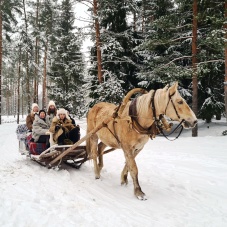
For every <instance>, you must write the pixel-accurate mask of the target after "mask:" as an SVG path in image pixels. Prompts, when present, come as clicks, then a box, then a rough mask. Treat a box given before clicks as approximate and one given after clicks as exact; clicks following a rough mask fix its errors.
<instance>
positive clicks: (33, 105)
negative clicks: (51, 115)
mask: <svg viewBox="0 0 227 227" xmlns="http://www.w3.org/2000/svg"><path fill="white" fill-rule="evenodd" d="M36 106H37V107H38V109H39V106H38V104H37V103H32V111H31V112H32V113H34V111H33V109H34V107H36Z"/></svg>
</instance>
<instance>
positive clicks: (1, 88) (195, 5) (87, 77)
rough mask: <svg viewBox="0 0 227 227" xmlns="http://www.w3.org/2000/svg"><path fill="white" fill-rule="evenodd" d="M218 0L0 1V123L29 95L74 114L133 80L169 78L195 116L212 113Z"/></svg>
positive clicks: (146, 84)
mask: <svg viewBox="0 0 227 227" xmlns="http://www.w3.org/2000/svg"><path fill="white" fill-rule="evenodd" d="M78 4H79V5H78ZM81 4H82V5H84V6H86V8H87V11H86V16H85V18H86V19H85V18H84V19H83V18H80V20H78V17H77V14H76V13H75V12H76V11H78V10H80V8H79V7H80V6H81ZM226 8H227V3H226V0H222V1H221V0H216V1H208V0H193V1H187V0H61V1H60V0H23V1H21V0H0V76H1V78H0V79H1V83H0V92H1V94H0V98H1V100H0V113H1V115H0V124H1V116H2V115H17V116H18V121H19V115H23V114H27V113H29V112H30V108H31V103H33V102H36V103H39V105H40V108H44V109H45V108H46V107H47V103H48V100H49V99H53V100H55V102H56V104H57V106H58V107H68V108H69V109H70V110H71V112H72V113H73V114H74V115H76V116H77V117H79V118H80V117H83V116H85V115H86V112H87V111H88V109H89V107H91V106H93V105H94V104H95V103H97V102H100V101H107V102H112V103H115V104H119V103H120V102H121V100H122V98H123V97H124V96H125V94H126V93H127V92H128V91H129V90H131V89H133V88H135V87H142V88H145V89H147V90H150V89H158V88H162V87H164V86H165V85H166V84H170V83H172V82H175V81H178V82H179V92H180V93H181V95H182V96H183V97H184V98H185V99H186V101H187V102H188V103H189V104H190V105H191V106H192V108H193V110H194V112H195V113H196V115H197V116H198V117H199V118H202V119H204V120H206V122H210V121H211V119H212V117H213V116H215V117H216V119H220V118H221V116H222V115H225V113H226V111H227V107H226V106H227V105H226V102H227V101H226V100H225V96H227V76H225V75H226V73H225V68H227V67H225V59H227V54H226V56H225V53H227V51H226V45H225V44H226V22H225V21H226V17H227V16H226V13H225V12H226V10H225V9H226ZM75 9H76V10H75ZM81 21H83V22H86V26H83V27H80V26H78V25H79V22H81ZM87 39H90V40H91V41H92V43H93V45H92V46H91V48H90V49H89V58H88V57H87V55H85V53H84V52H83V49H82V47H83V42H84V40H87ZM225 108H226V109H225Z"/></svg>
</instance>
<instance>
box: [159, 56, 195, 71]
mask: <svg viewBox="0 0 227 227" xmlns="http://www.w3.org/2000/svg"><path fill="white" fill-rule="evenodd" d="M191 57H192V56H182V57H179V58H175V59H173V60H172V61H170V62H169V63H167V64H165V65H163V66H162V67H160V69H161V68H164V67H166V66H168V65H170V64H171V63H173V62H175V61H178V60H181V59H184V58H191Z"/></svg>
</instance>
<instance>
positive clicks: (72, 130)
mask: <svg viewBox="0 0 227 227" xmlns="http://www.w3.org/2000/svg"><path fill="white" fill-rule="evenodd" d="M49 131H50V132H51V133H53V141H54V142H55V143H57V144H58V145H66V144H67V145H68V144H73V143H76V142H77V141H78V140H79V139H80V128H79V126H75V125H73V124H72V121H71V119H70V117H69V116H68V114H67V111H66V110H65V109H63V108H60V109H59V110H58V111H57V115H56V116H55V117H54V118H53V120H52V123H51V126H50V129H49Z"/></svg>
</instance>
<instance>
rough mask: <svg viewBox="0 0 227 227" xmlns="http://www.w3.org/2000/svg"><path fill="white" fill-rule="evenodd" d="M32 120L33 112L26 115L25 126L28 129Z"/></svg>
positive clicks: (33, 117)
mask: <svg viewBox="0 0 227 227" xmlns="http://www.w3.org/2000/svg"><path fill="white" fill-rule="evenodd" d="M34 120H35V113H33V112H32V113H30V114H28V116H27V117H26V126H27V128H28V130H30V131H31V130H32V124H33V122H34Z"/></svg>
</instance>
